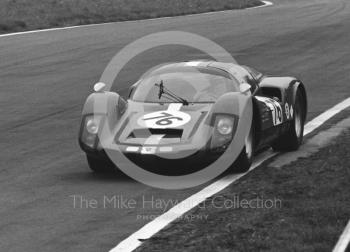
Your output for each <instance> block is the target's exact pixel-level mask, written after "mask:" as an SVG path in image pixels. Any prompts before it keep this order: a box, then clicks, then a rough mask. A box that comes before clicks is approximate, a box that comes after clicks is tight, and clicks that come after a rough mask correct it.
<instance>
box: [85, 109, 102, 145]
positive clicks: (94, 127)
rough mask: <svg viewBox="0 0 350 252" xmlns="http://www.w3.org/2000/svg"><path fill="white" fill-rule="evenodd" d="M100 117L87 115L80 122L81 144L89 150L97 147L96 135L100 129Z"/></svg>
mask: <svg viewBox="0 0 350 252" xmlns="http://www.w3.org/2000/svg"><path fill="white" fill-rule="evenodd" d="M101 122H102V115H87V116H85V118H84V120H83V122H82V133H81V138H80V139H81V142H82V143H83V144H85V145H86V146H88V147H89V148H91V149H95V148H96V146H97V139H98V137H97V134H98V131H99V128H100V127H101Z"/></svg>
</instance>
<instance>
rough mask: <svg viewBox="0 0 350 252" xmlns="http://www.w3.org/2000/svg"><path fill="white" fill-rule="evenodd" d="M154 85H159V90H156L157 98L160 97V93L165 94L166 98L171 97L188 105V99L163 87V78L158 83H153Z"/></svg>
mask: <svg viewBox="0 0 350 252" xmlns="http://www.w3.org/2000/svg"><path fill="white" fill-rule="evenodd" d="M154 85H155V86H156V87H159V92H158V99H160V98H162V95H167V98H169V99H173V100H175V101H177V102H181V103H182V104H183V105H185V106H186V105H188V101H187V100H186V99H184V98H182V97H180V96H178V95H176V94H174V93H173V92H171V91H170V90H169V89H167V88H166V87H164V84H163V80H161V81H160V83H159V84H158V83H156V84H154Z"/></svg>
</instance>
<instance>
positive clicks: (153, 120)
mask: <svg viewBox="0 0 350 252" xmlns="http://www.w3.org/2000/svg"><path fill="white" fill-rule="evenodd" d="M190 120H191V116H190V115H189V114H187V113H184V112H181V111H178V110H166V111H164V110H163V111H157V112H153V113H149V114H146V115H144V116H142V117H141V118H139V119H138V121H137V123H138V124H139V125H140V126H142V127H147V128H163V129H164V128H175V127H179V126H181V125H184V124H186V123H188V122H189V121H190Z"/></svg>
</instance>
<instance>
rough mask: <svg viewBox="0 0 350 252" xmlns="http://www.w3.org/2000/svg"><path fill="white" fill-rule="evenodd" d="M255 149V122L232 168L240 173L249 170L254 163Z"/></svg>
mask: <svg viewBox="0 0 350 252" xmlns="http://www.w3.org/2000/svg"><path fill="white" fill-rule="evenodd" d="M254 150H255V145H254V123H252V126H251V128H250V132H249V135H248V136H247V138H246V141H245V145H244V147H243V149H242V151H241V153H240V154H239V156H238V157H237V159H236V161H235V162H234V163H233V164H232V165H231V167H230V170H232V171H234V172H240V173H242V172H247V171H248V170H249V168H250V166H251V165H252V163H253V155H254Z"/></svg>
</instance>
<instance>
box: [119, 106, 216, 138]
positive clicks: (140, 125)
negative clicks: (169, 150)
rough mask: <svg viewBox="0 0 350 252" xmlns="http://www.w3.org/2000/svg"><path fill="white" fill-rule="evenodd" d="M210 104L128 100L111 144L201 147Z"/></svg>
mask: <svg viewBox="0 0 350 252" xmlns="http://www.w3.org/2000/svg"><path fill="white" fill-rule="evenodd" d="M211 107H212V104H211V103H201V104H190V105H188V106H184V105H182V104H180V103H171V104H156V103H140V102H132V101H129V103H128V107H127V110H126V111H125V114H124V115H123V116H122V118H121V119H120V121H119V122H118V125H117V130H116V135H115V142H116V143H118V144H126V145H173V144H186V143H190V142H191V143H192V144H195V145H197V144H198V145H203V144H204V143H205V142H206V141H207V140H208V139H209V130H210V128H209V127H206V126H209V123H208V121H209V111H210V109H211Z"/></svg>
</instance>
